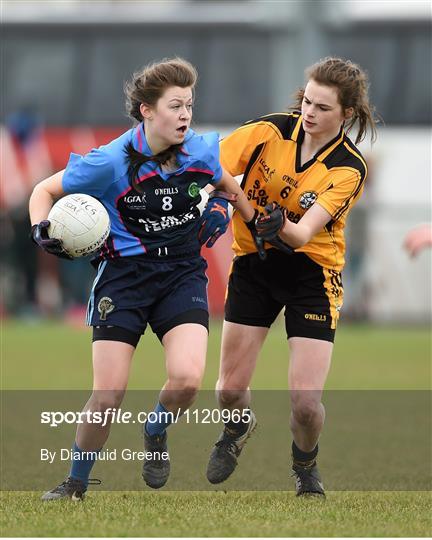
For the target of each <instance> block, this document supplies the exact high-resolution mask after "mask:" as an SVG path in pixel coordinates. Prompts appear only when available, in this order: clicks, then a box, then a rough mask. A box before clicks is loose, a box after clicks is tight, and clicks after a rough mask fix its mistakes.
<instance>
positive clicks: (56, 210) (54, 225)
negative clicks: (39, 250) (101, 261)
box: [48, 193, 110, 257]
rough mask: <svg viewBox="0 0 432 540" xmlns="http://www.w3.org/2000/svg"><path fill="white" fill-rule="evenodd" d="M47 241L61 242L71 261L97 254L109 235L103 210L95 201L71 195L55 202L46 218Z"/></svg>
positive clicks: (108, 221)
mask: <svg viewBox="0 0 432 540" xmlns="http://www.w3.org/2000/svg"><path fill="white" fill-rule="evenodd" d="M48 220H49V221H50V226H49V228H48V234H49V236H50V238H58V239H59V240H61V241H62V242H63V247H64V249H65V251H66V252H67V253H68V254H69V255H70V256H71V257H84V256H85V255H90V254H91V253H93V252H94V251H97V250H98V249H99V248H100V247H102V244H103V243H104V242H105V240H106V239H107V237H108V235H109V232H110V220H109V216H108V212H107V211H106V209H105V207H104V206H103V205H102V204H101V203H100V202H99V201H98V200H97V199H95V198H94V197H90V195H83V194H81V193H74V194H73V195H66V196H65V197H63V198H61V199H60V200H58V201H57V202H56V203H55V205H54V206H53V207H52V208H51V211H50V213H49V215H48Z"/></svg>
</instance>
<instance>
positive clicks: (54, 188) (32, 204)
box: [29, 170, 65, 225]
mask: <svg viewBox="0 0 432 540" xmlns="http://www.w3.org/2000/svg"><path fill="white" fill-rule="evenodd" d="M63 173H64V170H63V171H59V172H57V173H55V174H53V175H52V176H50V177H49V178H46V179H45V180H42V182H39V184H37V185H36V186H35V188H34V190H33V193H32V194H31V197H30V201H29V213H30V220H31V224H32V225H35V224H36V223H40V222H41V221H43V220H44V219H46V218H47V216H48V214H49V211H50V210H51V207H52V205H53V203H54V202H55V201H56V200H57V199H60V198H61V197H63V195H65V192H64V191H63V185H62V178H63Z"/></svg>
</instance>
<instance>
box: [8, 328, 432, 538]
mask: <svg viewBox="0 0 432 540" xmlns="http://www.w3.org/2000/svg"><path fill="white" fill-rule="evenodd" d="M219 341H220V323H218V322H213V324H212V332H211V335H210V342H209V352H208V360H207V369H206V375H205V379H204V385H203V387H204V388H205V389H212V388H214V383H215V380H216V378H217V369H218V357H219ZM430 360H431V338H430V334H429V331H428V329H426V328H424V329H421V328H402V327H398V328H392V327H371V326H367V325H359V326H350V325H341V326H340V328H339V330H338V333H337V338H336V346H335V352H334V355H333V365H332V369H331V372H330V376H329V379H328V384H327V388H328V389H339V390H341V389H343V390H347V389H362V390H367V389H370V390H374V389H383V390H390V389H394V390H421V389H429V388H430V382H431V364H430ZM287 365H288V349H287V342H286V338H285V335H284V329H283V326H282V325H281V324H280V323H278V324H276V325H275V327H274V328H273V329H272V331H271V332H270V334H269V337H268V339H267V342H266V345H265V347H264V349H263V351H262V354H261V357H260V361H259V364H258V367H257V370H256V373H255V377H254V380H253V384H252V387H253V388H254V389H269V390H272V389H285V388H286V385H287V383H286V379H287V377H286V374H287ZM1 367H2V371H1V385H2V388H3V389H9V390H13V389H27V390H30V389H34V390H40V389H59V390H61V389H86V388H89V387H90V386H91V359H90V333H89V331H88V330H83V329H72V328H70V327H67V326H64V325H62V324H60V323H55V322H44V323H35V324H23V323H21V322H15V321H7V322H5V323H3V325H2V349H1ZM164 378H165V373H164V362H163V355H162V349H161V347H160V345H159V343H158V341H157V339H156V338H155V337H154V336H153V335H152V334H151V332H150V331H149V332H148V333H147V335H146V336H145V337H144V338H143V339H142V341H141V343H140V345H139V348H138V350H137V354H136V357H135V359H134V365H133V370H132V373H131V379H130V385H129V388H130V389H157V388H160V387H161V385H162V384H163V382H164ZM357 413H358V414H359V415H360V416H361V411H357ZM330 421H331V419H329V422H330ZM413 422H415V419H413ZM396 425H397V424H395V426H396ZM336 428H338V426H336ZM328 431H329V432H330V423H329V425H328ZM17 433H18V432H17ZM257 440H258V437H257ZM323 440H324V437H323ZM374 440H376V439H374ZM287 444H288V443H287ZM329 444H330V441H329ZM365 444H366V447H367V441H365ZM370 444H371V445H372V446H371V448H375V447H374V445H373V441H371V442H370ZM378 446H379V445H378ZM375 450H377V448H375ZM250 451H251V453H253V446H252V444H251V448H250ZM287 456H288V448H287ZM401 458H402V456H401ZM287 459H288V458H287ZM371 465H373V463H371ZM364 466H365V467H368V464H367V463H366V462H365V464H364ZM428 468H430V463H429V464H426V467H425V472H427V470H428ZM180 472H181V471H180ZM238 472H239V473H240V471H238ZM281 482H283V483H284V484H286V488H285V489H291V488H292V487H293V486H292V485H291V483H290V482H287V481H286V478H284V479H281ZM49 487H52V486H51V485H49V486H47V488H49ZM417 489H418V488H417ZM1 505H2V510H3V511H2V518H1V533H2V536H22V537H26V536H39V537H49V536H58V537H64V536H107V537H112V536H119V537H131V536H138V537H139V536H147V537H151V536H168V537H173V536H179V537H184V536H193V537H200V536H203V537H205V536H222V537H223V536H232V537H235V536H238V537H241V536H261V537H286V536H291V537H294V536H328V537H338V536H342V537H345V536H347V537H349V536H357V537H362V536H369V537H375V536H382V537H383V536H385V537H388V536H391V537H407V536H421V537H424V536H430V535H431V534H432V525H431V518H430V516H431V496H430V493H428V492H424V491H423V492H417V491H397V492H396V491H393V492H376V491H373V492H329V493H328V497H327V500H326V501H325V502H323V501H321V500H316V499H312V500H298V499H296V498H295V497H294V494H293V491H273V492H264V491H248V492H241V491H229V492H226V493H225V492H224V491H212V492H210V491H200V492H193V491H192V492H191V491H185V492H172V491H171V492H170V491H164V492H149V491H145V490H143V491H140V492H138V491H132V492H119V491H117V492H102V491H97V490H94V491H92V492H91V493H89V495H88V496H87V499H86V501H85V503H84V504H80V503H78V504H74V503H71V502H70V501H61V502H59V503H44V504H42V503H41V502H40V493H39V492H11V491H5V492H3V493H2V497H1Z"/></svg>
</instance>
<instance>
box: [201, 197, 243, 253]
mask: <svg viewBox="0 0 432 540" xmlns="http://www.w3.org/2000/svg"><path fill="white" fill-rule="evenodd" d="M236 200H237V196H236V195H234V194H232V193H226V192H224V191H219V190H215V191H212V192H211V193H210V195H209V200H208V202H207V205H206V207H205V209H204V212H203V214H202V216H201V220H202V223H201V228H200V230H199V233H198V239H199V242H200V244H201V245H203V244H205V245H206V247H208V248H211V247H213V246H214V244H215V242H216V240H217V239H218V238H219V237H220V236H222V235H223V234H224V233H225V232H226V230H227V228H228V225H229V222H230V216H229V213H228V203H229V202H235V201H236Z"/></svg>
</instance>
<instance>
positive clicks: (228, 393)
mask: <svg viewBox="0 0 432 540" xmlns="http://www.w3.org/2000/svg"><path fill="white" fill-rule="evenodd" d="M246 392H247V388H246V389H244V388H237V389H235V388H234V389H232V388H223V387H221V388H219V389H217V390H216V396H217V400H218V402H219V405H220V406H221V407H222V408H223V407H228V408H230V407H232V406H234V405H236V404H237V403H239V402H243V400H244V397H245V394H246Z"/></svg>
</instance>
